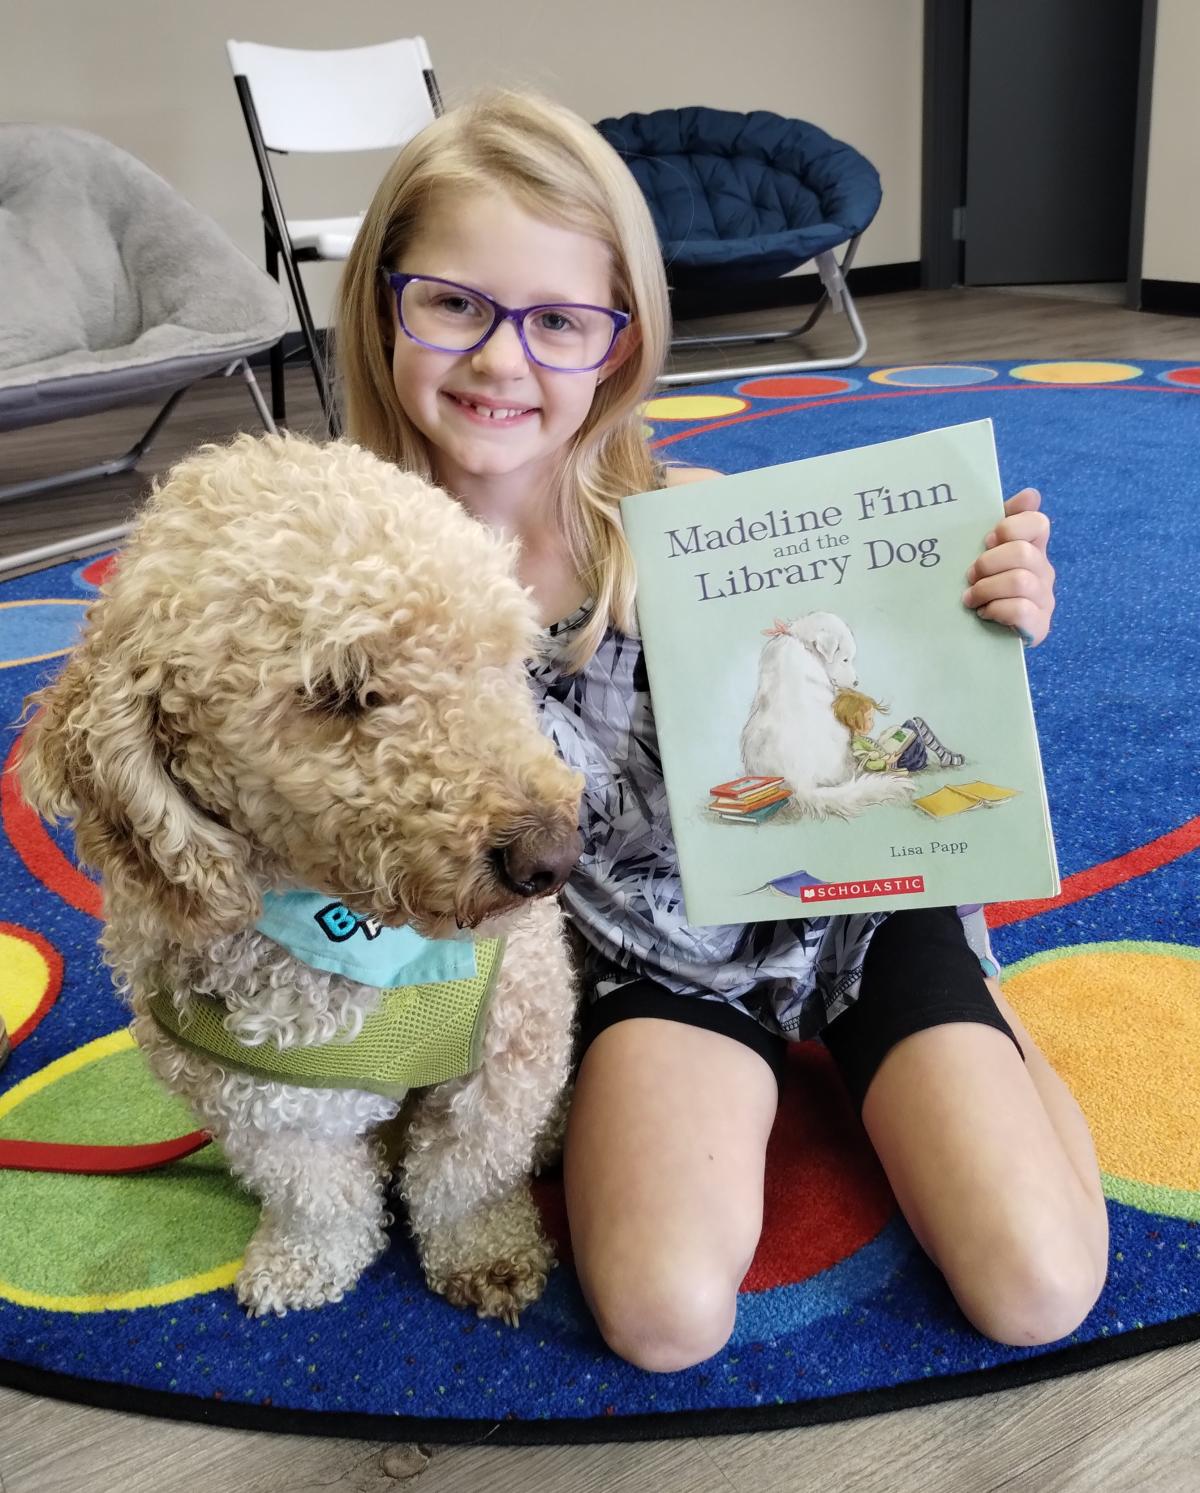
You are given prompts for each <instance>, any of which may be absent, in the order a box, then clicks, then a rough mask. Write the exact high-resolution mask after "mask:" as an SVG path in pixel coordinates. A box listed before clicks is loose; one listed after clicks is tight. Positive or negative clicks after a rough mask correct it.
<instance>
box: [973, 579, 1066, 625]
mask: <svg viewBox="0 0 1200 1493" xmlns="http://www.w3.org/2000/svg"><path fill="white" fill-rule="evenodd" d="M962 599H963V605H964V606H968V607H974V608H975V609H976V610H979V608H981V607H985V606H987V605H988V604H989V603H991V602H997V601H1018V600H1019V601H1029V602H1032V603H1033V604H1034V605H1035V606H1038V607H1041V608H1042V609H1044V610H1045V612H1046V613H1047V615H1049V613H1050V612H1052V611H1053V610H1054V590H1053V586H1052V585H1051V583H1050V581H1049V580H1048V579H1047V578H1046V576H1045V575H1043V574H1042V573H1040V572H1038V571H1033V570H1023V569H1017V570H1012V569H1005V570H1002V571H1001V572H1000V573H999V574H998V575H985V576H981V577H980V579H979V580H977V581H975V582H973V583H972V584H971V585H970V586H968V587H967V589H966V590H965V591H964V592H963V596H962Z"/></svg>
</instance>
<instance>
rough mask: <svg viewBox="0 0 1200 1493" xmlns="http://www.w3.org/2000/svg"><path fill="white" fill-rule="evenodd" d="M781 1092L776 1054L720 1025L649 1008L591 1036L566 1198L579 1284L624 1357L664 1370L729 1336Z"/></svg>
mask: <svg viewBox="0 0 1200 1493" xmlns="http://www.w3.org/2000/svg"><path fill="white" fill-rule="evenodd" d="M777 1102H778V1090H777V1086H776V1081H775V1075H774V1073H773V1072H772V1071H771V1068H770V1066H769V1065H768V1064H767V1063H766V1062H765V1061H764V1060H763V1059H762V1058H761V1057H760V1056H759V1055H758V1054H757V1053H756V1052H754V1051H752V1050H751V1049H750V1048H749V1047H746V1046H744V1045H743V1044H742V1043H740V1042H738V1041H737V1040H735V1039H734V1038H732V1037H727V1036H724V1035H722V1034H720V1033H717V1032H711V1031H707V1030H705V1029H702V1028H699V1027H694V1026H687V1025H684V1024H682V1023H680V1022H674V1021H662V1020H659V1019H657V1018H650V1017H643V1018H637V1019H634V1020H629V1021H621V1022H618V1023H616V1024H615V1025H613V1026H610V1027H608V1028H607V1029H606V1030H604V1031H602V1032H601V1033H600V1034H599V1036H597V1037H596V1039H595V1041H594V1042H593V1043H592V1045H591V1046H590V1047H589V1049H588V1051H587V1053H586V1055H585V1057H584V1059H583V1063H582V1065H581V1067H580V1070H579V1077H578V1081H577V1083H576V1088H575V1098H574V1102H573V1103H572V1106H571V1114H570V1119H569V1121H568V1126H567V1137H566V1146H565V1151H564V1170H565V1180H566V1196H567V1209H568V1212H569V1215H570V1220H571V1242H572V1248H573V1250H574V1254H575V1264H576V1269H577V1270H578V1273H579V1280H580V1283H581V1285H582V1287H583V1293H584V1295H585V1297H586V1298H587V1301H588V1304H589V1306H590V1307H591V1309H592V1313H593V1315H594V1316H595V1319H596V1322H597V1324H598V1326H599V1328H600V1331H601V1333H602V1334H603V1336H604V1338H605V1340H606V1341H607V1343H608V1344H609V1346H610V1347H611V1348H612V1349H613V1351H614V1352H616V1353H618V1354H620V1355H621V1357H622V1358H625V1359H628V1360H629V1362H631V1363H634V1364H636V1365H638V1366H639V1367H640V1368H644V1369H652V1370H658V1371H661V1372H667V1371H671V1370H677V1369H683V1368H687V1367H690V1366H691V1365H692V1364H695V1363H700V1362H702V1361H703V1360H704V1359H706V1358H710V1357H711V1356H712V1355H713V1354H714V1353H717V1352H719V1351H720V1349H721V1348H722V1347H723V1346H724V1345H725V1343H726V1341H727V1340H728V1338H729V1334H730V1333H731V1332H732V1330H733V1321H734V1316H735V1313H736V1309H737V1292H738V1287H739V1286H740V1284H741V1282H742V1278H743V1276H744V1275H745V1273H746V1271H747V1270H748V1269H749V1266H750V1262H751V1260H752V1258H753V1256H754V1250H755V1247H756V1245H757V1244H758V1236H759V1234H760V1232H761V1230H762V1200H763V1168H764V1162H765V1157H766V1149H767V1139H768V1137H769V1135H770V1133H771V1125H772V1123H773V1121H774V1118H775V1110H776V1105H777ZM797 1204H798V1206H802V1200H800V1199H798V1200H797Z"/></svg>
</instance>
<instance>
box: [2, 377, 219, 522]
mask: <svg viewBox="0 0 1200 1493" xmlns="http://www.w3.org/2000/svg"><path fill="white" fill-rule="evenodd" d="M190 388H191V385H190V384H184V386H183V388H182V389H176V390H175V392H174V394H172V395H171V397H170V399H168V400H167V402H166V404H164V405H163V407H162V409H160V410H159V412H158V414H157V415H155V417H154V419H153V420H152V421H151V422H150V428H149V429H148V430H147V431H146V433H145V435H144V436H142V438H141V440H139V441H136V442H135V443H134V444H133V445H132V446H130V448H129V450H128V451H126V452H125V454H124V456H114V457H110V458H109V460H108V461H101V462H97V464H96V465H95V466H93V467H79V468H77V469H76V470H75V471H71V472H56V473H55V474H54V475H53V476H51V477H35V478H34V479H33V481H32V482H12V483H9V484H8V485H7V486H5V487H0V503H8V502H11V501H12V499H14V498H27V497H29V496H30V495H31V494H33V493H38V492H53V491H54V490H55V489H56V488H60V487H72V486H74V484H75V483H77V482H87V481H89V480H90V479H91V478H93V477H115V476H117V475H118V474H119V473H121V472H130V471H132V470H133V468H134V467H136V466H137V464H138V462H139V461H141V459H142V457H143V456H145V454H146V452H147V451H148V450H149V449H150V444H151V442H152V441H153V440H154V437H155V436H156V435H157V434H158V432H159V431H160V430H161V429H162V426H163V423H164V422H165V420H166V418H167V416H168V415H169V414H170V413H171V411H172V410H173V409H174V408H175V406H176V405H177V404H178V403H179V401H180V400H181V399H182V398H183V396H184V395H185V394H186V393H187V391H188V389H190Z"/></svg>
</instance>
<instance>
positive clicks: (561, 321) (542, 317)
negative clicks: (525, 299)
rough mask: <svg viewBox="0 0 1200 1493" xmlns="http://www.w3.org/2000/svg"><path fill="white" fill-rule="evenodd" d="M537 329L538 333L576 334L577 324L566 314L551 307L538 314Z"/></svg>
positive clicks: (555, 307)
mask: <svg viewBox="0 0 1200 1493" xmlns="http://www.w3.org/2000/svg"><path fill="white" fill-rule="evenodd" d="M537 329H538V331H539V332H577V331H578V330H579V323H578V322H577V321H576V320H575V318H574V317H572V316H569V315H568V314H567V312H565V311H562V310H560V309H559V308H558V307H557V306H553V307H549V308H548V309H547V310H545V311H539V312H538V314H537Z"/></svg>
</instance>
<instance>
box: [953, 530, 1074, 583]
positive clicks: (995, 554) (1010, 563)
mask: <svg viewBox="0 0 1200 1493" xmlns="http://www.w3.org/2000/svg"><path fill="white" fill-rule="evenodd" d="M1005 570H1029V571H1032V572H1033V574H1034V575H1040V576H1041V577H1042V578H1043V579H1044V581H1045V583H1046V585H1048V586H1051V587H1052V586H1053V585H1054V566H1053V565H1051V563H1050V561H1049V560H1048V559H1047V558H1046V552H1045V550H1044V549H1042V548H1041V546H1040V545H1038V544H1036V543H1035V542H1034V541H1033V540H1031V539H1009V540H1006V541H1005V542H1004V543H1003V544H999V545H997V546H996V548H995V549H989V550H985V551H984V552H983V554H982V555H980V556H979V557H978V558H977V559H976V560H974V561H973V562H972V564H971V568H970V570H968V571H967V580H968V581H970V582H975V581H977V580H980V579H981V578H982V577H983V576H985V575H1000V574H1001V573H1002V572H1003V571H1005Z"/></svg>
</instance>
